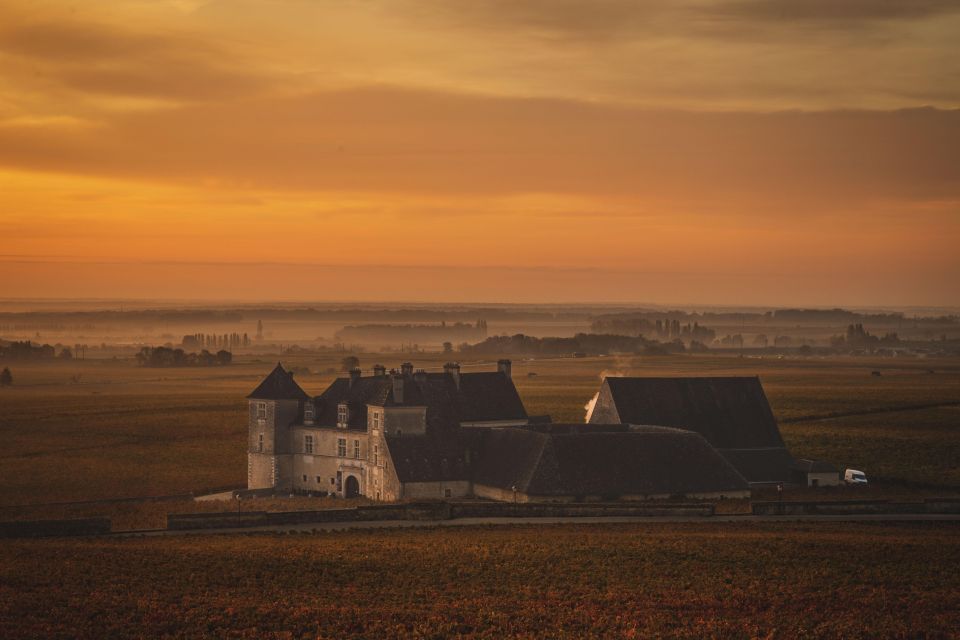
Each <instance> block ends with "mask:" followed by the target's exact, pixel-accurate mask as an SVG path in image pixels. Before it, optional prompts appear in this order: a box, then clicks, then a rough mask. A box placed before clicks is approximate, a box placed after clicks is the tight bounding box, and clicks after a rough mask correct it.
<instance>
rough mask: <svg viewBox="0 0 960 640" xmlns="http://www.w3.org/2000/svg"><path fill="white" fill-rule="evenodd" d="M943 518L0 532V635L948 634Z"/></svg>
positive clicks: (954, 581)
mask: <svg viewBox="0 0 960 640" xmlns="http://www.w3.org/2000/svg"><path fill="white" fill-rule="evenodd" d="M958 534H960V528H958V526H956V525H955V524H950V523H946V524H944V523H941V524H936V523H913V524H901V525H870V524H818V525H796V524H789V523H784V524H775V525H757V524H747V523H745V524H735V525H730V524H726V525H723V524H708V523H697V524H693V523H691V524H676V525H667V524H644V525H573V526H539V527H538V526H524V527H492V528H481V527H475V528H465V529H461V528H457V529H455V530H454V529H444V528H439V529H426V530H393V531H353V532H348V533H319V534H314V535H310V534H306V535H252V536H217V537H212V538H211V537H181V538H165V539H137V538H131V539H120V540H118V539H112V540H105V539H91V540H82V541H76V540H70V541H51V540H47V541H13V542H7V543H5V544H4V545H3V546H2V547H0V636H2V637H5V638H18V637H49V638H57V637H62V638H68V637H69V638H104V637H145V638H162V637H218V638H228V637H237V638H331V639H333V638H338V639H341V638H386V637H393V638H448V637H467V638H504V637H516V638H532V637H551V638H582V637H623V638H631V637H653V636H664V637H697V638H703V637H706V638H710V637H724V638H726V637H734V638H833V637H846V638H857V637H891V638H893V637H900V638H917V637H955V636H956V634H957V629H960V574H958V573H957V572H956V570H955V568H956V567H957V566H958V565H960V535H958Z"/></svg>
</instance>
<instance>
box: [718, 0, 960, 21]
mask: <svg viewBox="0 0 960 640" xmlns="http://www.w3.org/2000/svg"><path fill="white" fill-rule="evenodd" d="M706 11H707V13H708V14H710V15H718V16H728V17H733V18H739V19H745V20H756V21H760V22H767V21H776V22H779V21H798V22H815V23H820V24H831V23H832V24H843V25H850V24H856V23H869V22H872V21H877V20H916V19H923V18H930V17H936V16H938V15H942V14H949V13H960V2H957V0H733V1H732V2H722V3H715V4H712V5H709V6H708V7H707V8H706Z"/></svg>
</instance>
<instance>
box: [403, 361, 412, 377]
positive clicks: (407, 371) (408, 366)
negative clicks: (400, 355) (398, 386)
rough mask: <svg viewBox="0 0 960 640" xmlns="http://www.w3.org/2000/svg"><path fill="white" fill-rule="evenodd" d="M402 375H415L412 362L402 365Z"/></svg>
mask: <svg viewBox="0 0 960 640" xmlns="http://www.w3.org/2000/svg"><path fill="white" fill-rule="evenodd" d="M400 373H402V374H403V375H405V376H409V375H413V364H412V363H410V362H404V363H403V364H402V365H400Z"/></svg>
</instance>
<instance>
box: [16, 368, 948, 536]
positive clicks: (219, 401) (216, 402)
mask: <svg viewBox="0 0 960 640" xmlns="http://www.w3.org/2000/svg"><path fill="white" fill-rule="evenodd" d="M396 359H398V355H397V354H382V355H379V356H372V355H364V356H363V360H362V364H363V365H364V366H365V367H370V366H371V365H372V364H373V363H374V362H376V361H383V362H385V363H386V364H388V365H390V366H392V365H395V364H396V363H395V362H394V360H396ZM413 359H414V360H415V361H416V363H417V365H418V366H426V367H439V366H440V365H441V364H442V362H443V358H442V356H441V354H417V357H416V358H413ZM284 364H285V365H287V366H290V367H296V368H297V370H298V372H299V373H298V374H297V379H298V381H299V382H300V384H301V385H302V386H304V388H306V389H307V391H308V392H311V393H319V392H320V391H322V389H323V388H324V387H325V386H326V385H327V384H328V383H329V381H330V380H331V379H332V378H333V377H334V376H335V375H336V374H333V373H330V372H331V371H335V370H336V368H337V365H338V364H339V357H338V356H336V355H335V354H332V355H330V356H328V357H326V358H325V359H319V358H316V357H313V358H306V357H292V358H286V357H285V358H284ZM272 365H273V362H272V361H268V360H266V359H263V360H255V359H253V358H251V357H247V358H242V357H241V358H240V359H239V362H238V363H237V364H235V365H233V366H230V367H225V368H213V369H203V368H183V369H148V368H141V367H136V366H134V365H133V364H132V363H131V362H127V361H122V360H86V361H74V362H71V363H65V364H33V365H18V366H15V367H13V371H14V375H15V386H14V387H12V388H7V389H0V403H2V406H3V411H2V412H0V434H2V436H3V441H4V443H5V446H4V448H3V450H2V453H0V458H2V464H0V518H4V519H10V518H15V519H23V518H36V517H75V516H80V515H111V516H114V517H115V519H116V526H117V527H118V528H129V527H140V526H147V527H149V526H162V524H163V521H164V516H165V514H166V513H167V512H172V511H189V510H195V509H211V508H212V509H222V508H223V507H222V506H219V505H218V504H216V503H215V504H213V505H202V506H196V505H195V504H194V503H193V502H192V501H190V500H189V499H186V498H184V499H181V500H179V501H178V500H169V501H165V502H159V503H148V504H136V505H131V504H120V505H73V506H57V507H31V508H17V509H14V508H11V507H13V506H15V505H28V504H32V505H36V504H44V503H58V502H73V501H89V500H103V499H111V498H123V497H134V496H168V495H176V494H189V493H191V492H199V491H202V490H205V489H215V488H226V487H235V486H242V485H243V484H244V482H245V480H246V477H245V474H246V457H245V455H246V454H245V449H244V447H245V436H244V434H245V428H246V427H245V420H246V409H245V402H246V401H245V399H244V396H245V395H246V394H247V393H248V392H249V390H250V389H252V388H253V387H254V386H255V385H256V383H257V382H258V380H259V379H260V378H261V377H262V376H263V375H264V374H265V373H266V372H268V371H269V369H270V368H271V367H272ZM463 367H464V370H465V371H470V370H490V369H492V368H493V367H494V364H493V362H490V361H488V362H464V363H463ZM873 371H880V372H881V373H882V375H881V376H874V375H871V372H873ZM931 371H932V373H931ZM602 373H607V374H641V375H759V376H760V378H761V380H762V382H763V384H764V387H765V389H766V391H767V394H768V396H769V398H770V402H771V404H772V406H773V409H774V412H775V413H776V415H777V417H778V418H779V419H780V421H781V429H782V432H783V435H784V438H785V439H786V441H787V444H788V445H789V447H790V448H791V450H792V451H793V452H794V454H795V455H798V456H811V457H817V458H821V459H825V460H829V461H831V462H833V463H835V464H836V465H838V466H841V467H844V466H851V467H856V468H861V469H864V470H865V471H866V472H867V473H868V474H869V475H871V477H873V478H875V479H876V480H878V481H879V482H878V483H877V484H875V485H874V486H873V487H871V488H870V489H869V490H868V492H867V494H866V497H902V496H904V495H906V496H912V495H929V494H941V495H942V494H955V493H956V492H957V490H958V487H960V465H957V464H956V460H958V459H960V419H958V418H960V407H958V406H956V405H954V406H949V403H956V402H958V401H960V362H956V361H942V360H940V361H933V360H919V359H915V360H905V359H900V360H898V359H885V360H866V359H862V358H860V359H839V358H837V359H831V360H823V359H814V358H810V359H793V360H790V359H785V360H777V359H763V360H761V359H753V358H738V357H736V356H714V355H710V356H700V357H695V356H675V357H629V358H613V357H610V358H564V359H551V360H537V361H519V360H516V361H515V363H514V378H515V380H516V382H517V386H518V388H519V390H520V393H521V395H522V397H523V399H524V402H525V403H526V405H527V409H528V411H529V412H530V413H531V414H551V415H552V416H553V419H554V420H555V421H582V420H583V417H584V409H583V406H584V404H585V403H586V402H587V400H588V399H589V398H590V397H591V395H592V394H593V393H594V392H595V391H596V390H597V388H598V385H599V382H600V375H601V374H602ZM531 374H536V375H531ZM916 405H945V406H932V407H930V408H925V409H912V410H899V411H898V410H892V411H890V410H889V409H897V408H901V407H905V406H916ZM874 411H881V412H879V413H864V412H874ZM845 414H853V415H845ZM844 415H845V417H828V418H826V419H821V420H809V418H816V417H826V416H844ZM796 420H801V421H800V422H795V421H796ZM848 494H849V492H848ZM844 495H847V494H844ZM850 495H853V494H850ZM856 495H857V497H864V495H863V492H860V493H858V494H856ZM271 506H273V507H274V508H275V505H264V504H259V505H254V504H251V505H250V506H249V507H248V508H271ZM230 508H232V507H230ZM290 508H298V506H297V505H291V506H290Z"/></svg>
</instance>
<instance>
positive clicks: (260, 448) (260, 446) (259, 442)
mask: <svg viewBox="0 0 960 640" xmlns="http://www.w3.org/2000/svg"><path fill="white" fill-rule="evenodd" d="M257 451H259V452H260V453H263V434H262V433H261V434H260V437H259V438H258V440H257Z"/></svg>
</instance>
